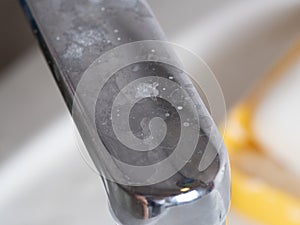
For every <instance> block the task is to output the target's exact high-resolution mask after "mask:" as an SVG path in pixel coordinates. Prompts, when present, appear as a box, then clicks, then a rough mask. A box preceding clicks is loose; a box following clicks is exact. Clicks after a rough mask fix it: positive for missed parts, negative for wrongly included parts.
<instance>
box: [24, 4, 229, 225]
mask: <svg viewBox="0 0 300 225" xmlns="http://www.w3.org/2000/svg"><path fill="white" fill-rule="evenodd" d="M21 4H22V6H23V8H24V11H25V13H26V15H27V16H28V18H29V21H30V23H31V25H32V28H33V31H34V33H35V34H36V36H37V38H38V40H39V43H40V45H41V48H42V50H43V52H44V55H45V57H46V59H47V62H48V64H49V67H50V69H51V70H52V72H53V74H54V77H55V79H56V81H57V84H58V86H59V88H60V91H61V93H62V95H63V96H64V98H65V101H66V104H67V106H68V108H69V110H70V112H71V113H72V116H73V118H74V121H75V123H76V125H77V127H78V130H79V132H80V134H81V136H82V139H83V141H84V143H85V145H86V147H87V150H88V151H89V154H90V156H91V158H92V160H93V162H94V164H95V166H96V168H97V170H98V171H99V172H100V174H101V176H102V180H103V182H104V185H105V188H106V191H107V195H108V198H109V203H110V208H111V212H112V215H113V216H114V218H115V219H116V222H117V223H118V224H122V225H139V224H145V225H148V224H162V225H168V224H172V225H183V224H186V223H188V224H191V225H194V224H195V225H196V224H197V225H208V224H209V225H225V224H226V216H227V212H228V209H229V203H230V171H229V170H230V168H229V161H228V156H227V152H226V149H225V146H224V144H223V141H222V138H221V137H220V135H219V133H218V131H217V128H216V126H215V124H214V122H213V120H212V119H211V117H210V115H209V113H208V111H207V110H206V108H205V105H204V104H203V102H202V100H201V98H200V95H199V94H198V92H197V91H196V89H195V88H194V86H193V84H192V82H191V80H190V79H189V77H188V75H187V73H186V72H185V71H184V70H183V69H181V68H182V66H181V62H180V60H179V58H178V57H177V56H176V54H175V52H174V51H173V50H172V49H171V47H170V45H168V44H166V42H165V41H166V38H165V36H164V33H163V31H162V30H161V28H160V26H159V24H158V22H157V21H156V19H155V17H154V15H153V13H152V12H151V9H150V8H149V6H148V5H147V3H146V1H141V0H21ZM128 131H130V132H128ZM161 162H163V163H161Z"/></svg>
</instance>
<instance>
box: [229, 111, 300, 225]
mask: <svg viewBox="0 0 300 225" xmlns="http://www.w3.org/2000/svg"><path fill="white" fill-rule="evenodd" d="M249 112H251V110H250V106H247V105H241V106H239V107H238V108H236V109H235V110H234V111H233V112H232V114H231V115H230V117H229V121H228V126H227V131H226V133H225V136H224V140H225V144H226V145H227V148H228V151H229V154H230V155H231V156H234V155H235V154H237V153H242V152H243V151H246V149H249V148H248V147H249V146H253V144H254V143H253V136H252V134H251V128H250V126H249V122H250V121H251V113H249ZM251 149H254V148H251ZM231 167H232V206H233V207H235V208H236V209H237V210H239V211H240V212H242V213H244V214H245V215H247V216H249V217H251V218H253V219H255V220H257V221H259V222H262V223H264V224H268V225H300V199H297V198H295V197H293V196H291V195H289V194H288V193H285V192H284V191H283V190H280V189H277V188H274V187H272V186H271V185H269V184H268V183H266V182H264V181H263V180H260V179H259V177H251V176H250V175H248V174H246V173H243V172H242V171H240V170H239V169H238V168H237V167H235V165H234V164H232V165H231Z"/></svg>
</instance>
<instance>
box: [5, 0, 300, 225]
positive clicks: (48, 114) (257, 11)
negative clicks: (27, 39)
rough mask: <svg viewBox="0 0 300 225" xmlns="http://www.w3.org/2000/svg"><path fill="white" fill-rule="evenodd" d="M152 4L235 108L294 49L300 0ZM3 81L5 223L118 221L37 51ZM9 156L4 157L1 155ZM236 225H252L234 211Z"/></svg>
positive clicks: (108, 224)
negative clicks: (203, 63) (205, 66)
mask: <svg viewBox="0 0 300 225" xmlns="http://www.w3.org/2000/svg"><path fill="white" fill-rule="evenodd" d="M186 2H187V1H185V2H183V1H179V0H177V1H174V0H150V1H149V3H150V5H151V6H152V7H153V10H154V12H155V14H156V15H157V17H158V18H159V20H160V22H161V24H162V26H163V28H164V29H165V31H166V33H167V35H168V37H169V40H170V41H174V42H176V43H179V44H181V45H183V46H184V47H186V48H189V49H191V50H192V51H194V52H196V53H197V54H199V55H200V56H201V57H202V58H203V59H204V60H205V61H206V62H207V63H208V64H209V65H210V67H211V69H212V70H213V71H214V72H215V74H216V76H217V78H218V79H219V82H220V84H221V86H222V88H223V91H224V95H225V98H226V101H227V103H228V107H229V106H232V105H233V104H234V103H235V102H236V101H237V100H238V99H239V98H240V97H241V96H242V95H243V94H245V92H246V91H247V90H248V89H249V87H250V86H251V85H253V84H254V83H255V82H256V81H257V79H258V78H259V77H260V76H261V75H262V74H263V73H264V72H265V71H266V70H267V69H268V68H270V67H271V66H272V65H273V64H274V62H275V61H276V59H278V58H279V57H280V55H281V54H282V53H283V52H284V51H285V50H286V49H287V48H288V47H289V46H290V45H291V43H292V42H293V41H294V40H295V38H296V37H297V35H298V34H299V33H297V32H298V31H299V27H300V26H299V21H300V13H299V12H300V3H299V0H287V1H282V0H264V1H261V0H253V1H238V0H232V1H226V2H224V1H221V0H214V1H212V0H210V1H207V0H206V1H199V0H189V1H188V4H187V3H186ZM4 73H6V74H7V76H6V78H5V80H2V83H0V104H1V108H0V113H1V118H0V123H1V124H2V126H1V127H0V141H1V144H0V150H1V152H4V151H8V152H12V153H11V154H9V156H8V157H5V158H6V159H5V160H4V159H3V160H2V163H1V164H0V224H5V225H41V224H43V225H47V224H49V225H61V224H64V225H68V224H70V225H71V224H72V225H77V224H78V225H82V224H88V225H93V224H95V225H96V224H97V225H99V224H105V225H112V224H115V223H114V222H113V220H112V218H111V216H110V213H109V210H108V206H107V199H106V195H105V192H104V189H103V185H102V183H101V180H100V178H99V176H98V175H96V174H95V173H94V172H93V171H92V170H91V169H90V168H89V167H88V166H87V165H86V163H85V162H84V160H83V159H82V157H81V155H80V153H79V151H78V148H77V141H76V135H75V129H74V127H73V124H72V121H71V119H70V116H69V113H68V111H67V108H66V106H65V104H64V103H63V100H62V97H61V96H60V93H59V91H58V89H57V87H56V85H55V83H54V81H53V79H52V78H51V77H52V75H51V73H50V71H49V70H48V68H47V66H46V64H45V62H44V59H43V58H42V54H41V52H40V51H39V50H38V48H37V46H35V47H34V48H33V49H32V50H31V51H29V52H27V53H26V54H25V55H24V56H23V57H21V58H20V60H18V61H17V62H15V64H14V65H12V67H11V68H10V69H8V70H6V71H4ZM2 158H4V156H3V157H2ZM231 218H232V219H231V223H230V224H232V225H234V224H239V225H250V224H254V223H253V222H249V221H248V222H247V221H245V220H244V219H243V218H241V217H240V216H238V215H237V214H236V213H234V214H233V215H231Z"/></svg>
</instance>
